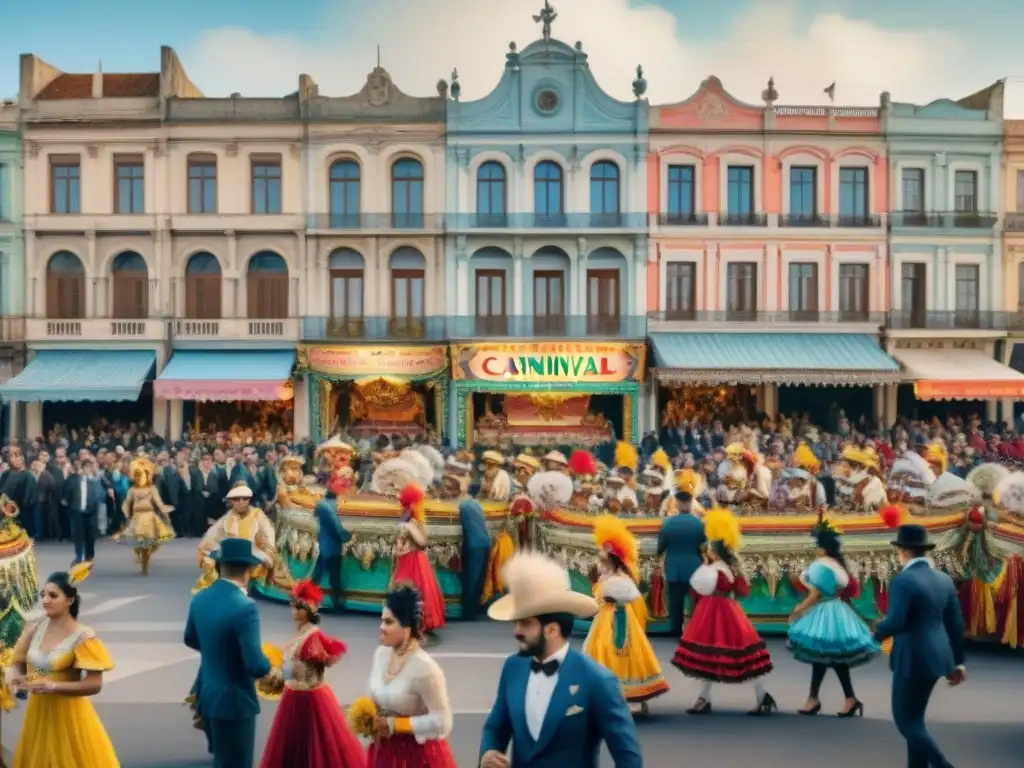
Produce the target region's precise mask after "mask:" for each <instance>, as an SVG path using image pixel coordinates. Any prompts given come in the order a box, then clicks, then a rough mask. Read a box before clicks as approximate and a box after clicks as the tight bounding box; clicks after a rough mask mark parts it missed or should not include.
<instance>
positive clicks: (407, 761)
mask: <svg viewBox="0 0 1024 768" xmlns="http://www.w3.org/2000/svg"><path fill="white" fill-rule="evenodd" d="M366 768H459V767H458V765H456V763H455V758H454V757H452V751H451V749H450V748H449V746H448V742H447V741H444V740H443V739H440V740H438V739H431V740H430V741H427V742H426V743H425V744H420V743H419V742H418V741H416V738H415V737H414V736H411V735H409V734H400V735H396V736H392V737H391V738H390V739H384V740H383V741H375V742H374V743H373V744H371V745H370V750H369V752H368V753H367V755H366Z"/></svg>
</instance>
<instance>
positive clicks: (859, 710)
mask: <svg viewBox="0 0 1024 768" xmlns="http://www.w3.org/2000/svg"><path fill="white" fill-rule="evenodd" d="M836 717H864V704H863V703H862V702H861V701H859V700H857V699H854V703H853V706H852V707H850V708H849V709H848V710H846V711H845V712H837V713H836Z"/></svg>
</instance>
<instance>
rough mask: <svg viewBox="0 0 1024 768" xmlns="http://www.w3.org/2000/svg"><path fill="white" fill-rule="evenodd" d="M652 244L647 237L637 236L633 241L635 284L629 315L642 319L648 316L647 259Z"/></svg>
mask: <svg viewBox="0 0 1024 768" xmlns="http://www.w3.org/2000/svg"><path fill="white" fill-rule="evenodd" d="M649 249H650V243H649V242H648V240H647V236H646V235H637V236H636V238H635V239H634V241H633V258H634V260H635V261H636V263H635V264H634V267H633V269H634V275H635V276H634V278H633V280H634V282H633V297H632V301H631V302H630V303H632V304H633V308H632V312H630V313H629V314H631V315H635V316H637V317H642V316H644V315H646V314H647V257H648V251H649Z"/></svg>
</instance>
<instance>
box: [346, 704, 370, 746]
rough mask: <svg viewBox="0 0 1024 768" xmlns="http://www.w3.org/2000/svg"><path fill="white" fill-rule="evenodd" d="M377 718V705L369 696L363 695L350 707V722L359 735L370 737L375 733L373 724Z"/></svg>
mask: <svg viewBox="0 0 1024 768" xmlns="http://www.w3.org/2000/svg"><path fill="white" fill-rule="evenodd" d="M376 719H377V705H376V704H375V703H374V701H373V699H371V698H370V697H369V696H361V697H359V698H358V699H356V700H355V701H353V702H352V706H351V707H349V708H348V724H349V725H351V726H352V730H353V731H355V733H356V735H357V736H362V737H363V738H368V737H370V736H372V735H373V724H374V721H375V720H376Z"/></svg>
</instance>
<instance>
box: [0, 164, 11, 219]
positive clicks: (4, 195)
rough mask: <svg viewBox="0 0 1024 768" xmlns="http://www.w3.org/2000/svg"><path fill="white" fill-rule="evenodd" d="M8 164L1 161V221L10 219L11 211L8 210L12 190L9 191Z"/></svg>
mask: <svg viewBox="0 0 1024 768" xmlns="http://www.w3.org/2000/svg"><path fill="white" fill-rule="evenodd" d="M9 178H10V176H9V175H8V172H7V166H6V165H4V164H3V163H0V221H10V218H9V217H10V215H11V212H10V211H9V210H7V205H8V202H7V201H8V199H9V197H10V192H8V191H7V184H8V183H9V182H8V179H9Z"/></svg>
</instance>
